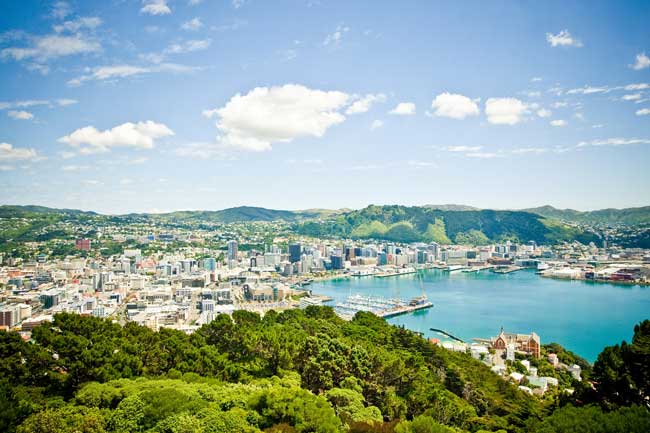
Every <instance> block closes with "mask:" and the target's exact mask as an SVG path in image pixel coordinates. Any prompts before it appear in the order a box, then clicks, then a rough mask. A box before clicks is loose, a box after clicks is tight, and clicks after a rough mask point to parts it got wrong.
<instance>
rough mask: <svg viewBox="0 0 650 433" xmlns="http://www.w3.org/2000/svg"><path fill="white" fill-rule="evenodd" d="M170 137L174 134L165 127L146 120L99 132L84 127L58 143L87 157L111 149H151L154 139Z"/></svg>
mask: <svg viewBox="0 0 650 433" xmlns="http://www.w3.org/2000/svg"><path fill="white" fill-rule="evenodd" d="M171 135H174V132H173V131H172V130H171V129H169V128H168V127H167V126H166V125H164V124H162V123H156V122H153V121H151V120H147V121H146V122H138V123H132V122H127V123H123V124H121V125H118V126H116V127H114V128H112V129H107V130H104V131H99V130H98V129H97V128H95V127H94V126H86V127H84V128H80V129H77V130H75V131H73V132H72V133H70V134H69V135H66V136H64V137H61V138H59V140H58V141H59V142H60V143H64V144H67V145H69V146H72V147H74V148H77V149H79V153H81V154H83V155H88V154H93V153H101V152H109V151H110V150H111V148H113V147H131V148H137V149H151V148H153V147H154V144H155V140H156V139H158V138H163V137H168V136H171Z"/></svg>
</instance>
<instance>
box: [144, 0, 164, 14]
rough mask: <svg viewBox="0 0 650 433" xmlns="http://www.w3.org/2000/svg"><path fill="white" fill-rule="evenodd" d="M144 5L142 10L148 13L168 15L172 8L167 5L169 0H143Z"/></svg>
mask: <svg viewBox="0 0 650 433" xmlns="http://www.w3.org/2000/svg"><path fill="white" fill-rule="evenodd" d="M142 3H143V4H144V6H143V7H142V9H140V12H142V13H143V14H148V15H168V14H170V13H172V10H171V9H170V8H169V6H167V0H142Z"/></svg>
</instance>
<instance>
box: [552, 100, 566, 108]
mask: <svg viewBox="0 0 650 433" xmlns="http://www.w3.org/2000/svg"><path fill="white" fill-rule="evenodd" d="M568 106H569V103H568V102H564V101H561V102H554V103H553V108H563V107H568Z"/></svg>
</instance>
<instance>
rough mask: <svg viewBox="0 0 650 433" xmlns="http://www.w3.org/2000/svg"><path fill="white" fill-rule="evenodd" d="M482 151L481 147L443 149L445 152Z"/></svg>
mask: <svg viewBox="0 0 650 433" xmlns="http://www.w3.org/2000/svg"><path fill="white" fill-rule="evenodd" d="M481 149H483V146H448V147H446V148H445V150H446V151H447V152H478V151H479V150H481Z"/></svg>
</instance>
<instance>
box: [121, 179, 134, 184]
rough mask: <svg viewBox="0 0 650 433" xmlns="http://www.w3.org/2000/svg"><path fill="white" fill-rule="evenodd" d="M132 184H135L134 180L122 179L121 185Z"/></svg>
mask: <svg viewBox="0 0 650 433" xmlns="http://www.w3.org/2000/svg"><path fill="white" fill-rule="evenodd" d="M132 183H133V179H129V178H124V179H120V185H131V184H132Z"/></svg>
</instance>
